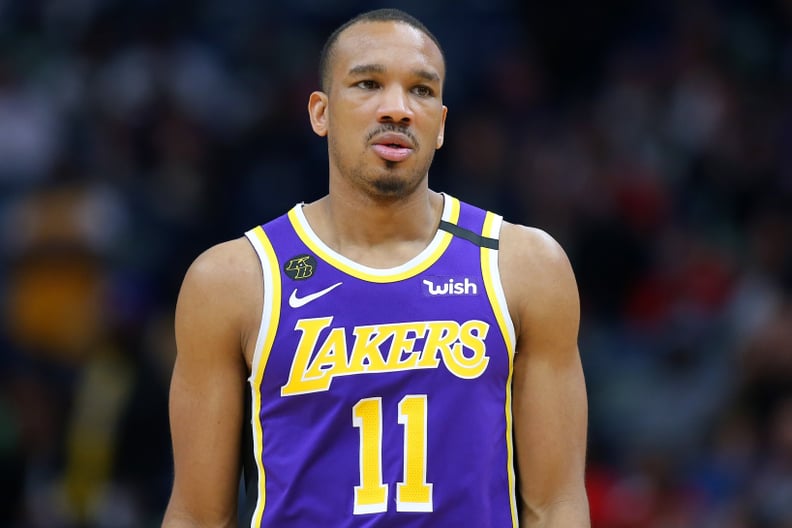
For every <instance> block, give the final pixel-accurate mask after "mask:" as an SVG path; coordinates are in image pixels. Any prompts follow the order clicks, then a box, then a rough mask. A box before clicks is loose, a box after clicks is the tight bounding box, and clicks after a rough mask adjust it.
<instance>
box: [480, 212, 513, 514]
mask: <svg viewBox="0 0 792 528" xmlns="http://www.w3.org/2000/svg"><path fill="white" fill-rule="evenodd" d="M502 221H503V218H502V217H500V216H498V215H496V214H494V213H491V212H487V216H486V218H485V219H484V227H483V229H482V236H485V237H489V238H495V239H500V228H501V225H502ZM481 271H482V276H483V279H484V288H485V290H486V291H487V296H488V297H489V300H490V304H491V305H492V311H493V312H494V313H495V318H496V319H497V321H498V326H499V327H500V331H501V335H503V340H504V342H505V343H506V349H507V352H508V354H509V376H508V379H507V380H506V387H505V391H506V405H505V408H504V413H505V416H506V450H507V468H506V471H507V474H508V476H509V490H510V493H509V502H510V505H511V516H512V526H519V520H518V519H517V495H516V488H515V481H516V479H515V474H514V445H513V440H512V429H513V423H512V422H513V416H512V392H511V386H512V375H513V373H514V354H515V333H514V325H513V324H512V320H511V316H510V315H509V308H508V306H507V305H506V296H505V294H504V291H503V284H502V283H501V278H500V272H499V269H498V250H497V249H489V248H486V247H482V248H481Z"/></svg>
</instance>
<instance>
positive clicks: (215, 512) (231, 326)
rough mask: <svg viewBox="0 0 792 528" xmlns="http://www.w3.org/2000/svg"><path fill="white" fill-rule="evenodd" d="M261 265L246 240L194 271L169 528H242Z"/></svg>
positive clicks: (175, 400)
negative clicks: (243, 454) (243, 452)
mask: <svg viewBox="0 0 792 528" xmlns="http://www.w3.org/2000/svg"><path fill="white" fill-rule="evenodd" d="M254 259H255V256H254V253H253V252H252V248H251V247H250V245H249V244H248V243H247V241H245V240H244V239H238V240H235V241H232V242H227V243H224V244H220V245H218V246H215V247H213V248H211V249H209V250H208V251H206V252H205V253H203V254H202V255H201V256H199V257H198V258H197V259H196V260H195V262H194V263H193V264H192V266H190V269H189V270H188V271H187V274H186V275H185V278H184V282H183V284H182V287H181V291H180V292H179V298H178V301H177V305H176V321H175V327H176V328H175V329H176V348H177V354H176V362H175V365H174V368H173V375H172V379H171V388H170V423H171V437H172V442H173V456H174V469H175V475H174V483H173V490H172V493H171V497H170V501H169V503H168V507H167V510H166V512H165V518H164V521H163V527H168V528H181V527H201V528H210V527H211V528H215V527H217V528H220V527H223V528H225V527H232V526H236V524H237V517H236V515H237V492H238V489H239V476H240V453H239V446H240V434H241V428H242V420H243V412H244V411H243V404H244V390H245V380H246V377H247V368H246V362H245V356H244V355H243V350H244V347H245V341H246V339H247V328H248V327H247V326H246V322H247V321H248V319H247V318H249V317H250V313H251V312H254V315H258V314H260V312H258V314H256V313H255V306H256V301H255V298H256V297H255V296H256V295H258V298H260V296H261V286H260V284H261V275H260V271H259V272H258V276H256V273H255V270H256V269H257V262H256V261H255V260H254ZM251 264H252V265H251ZM251 281H252V282H251ZM257 284H258V286H257ZM251 306H252V307H253V309H251ZM252 338H253V339H255V336H252Z"/></svg>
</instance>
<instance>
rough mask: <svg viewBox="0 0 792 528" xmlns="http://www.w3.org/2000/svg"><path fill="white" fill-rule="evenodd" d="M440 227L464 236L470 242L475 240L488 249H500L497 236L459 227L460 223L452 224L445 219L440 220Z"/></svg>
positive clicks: (458, 235)
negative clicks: (483, 234) (489, 235)
mask: <svg viewBox="0 0 792 528" xmlns="http://www.w3.org/2000/svg"><path fill="white" fill-rule="evenodd" d="M439 227H440V229H442V230H443V231H447V232H449V233H451V234H452V235H454V236H455V237H459V238H464V239H465V240H467V241H468V242H473V243H474V244H476V245H477V246H479V247H485V248H488V249H498V239H497V238H490V237H485V236H481V235H479V234H477V233H474V232H473V231H471V230H469V229H465V228H464V227H459V226H458V225H456V224H452V223H450V222H446V221H445V220H440V226H439Z"/></svg>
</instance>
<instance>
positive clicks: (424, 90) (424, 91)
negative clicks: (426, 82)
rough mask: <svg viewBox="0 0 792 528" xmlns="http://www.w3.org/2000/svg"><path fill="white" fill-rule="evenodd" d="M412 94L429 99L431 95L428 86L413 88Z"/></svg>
mask: <svg viewBox="0 0 792 528" xmlns="http://www.w3.org/2000/svg"><path fill="white" fill-rule="evenodd" d="M413 92H414V93H415V95H418V96H420V97H429V96H431V95H432V93H433V92H432V89H431V88H429V87H428V86H416V87H415V88H413Z"/></svg>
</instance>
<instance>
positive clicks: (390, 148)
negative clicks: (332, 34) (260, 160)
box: [309, 22, 447, 198]
mask: <svg viewBox="0 0 792 528" xmlns="http://www.w3.org/2000/svg"><path fill="white" fill-rule="evenodd" d="M444 75H445V68H444V64H443V57H442V54H441V53H440V50H439V49H438V48H437V46H436V45H435V44H434V42H432V40H431V39H430V38H429V37H427V36H426V35H425V34H423V33H422V32H421V31H419V30H417V29H415V28H413V27H411V26H409V25H407V24H404V23H400V22H363V23H359V24H356V25H354V26H351V27H349V28H347V29H346V30H345V31H344V32H343V33H342V34H341V35H340V36H339V38H338V40H337V42H336V44H335V51H334V54H333V56H332V58H331V64H330V79H329V81H330V82H329V88H328V93H327V94H321V93H318V92H315V93H314V94H312V96H311V102H310V104H309V110H310V112H311V122H312V125H313V127H314V131H316V133H317V134H319V135H325V134H326V135H327V137H328V146H329V156H330V176H331V181H332V180H333V178H341V179H343V181H346V182H348V183H350V184H352V185H357V186H360V187H361V188H362V189H363V190H364V191H365V192H367V193H368V194H370V195H371V196H375V197H383V198H384V197H402V196H406V195H407V194H409V193H410V192H411V191H413V190H414V189H415V188H416V187H417V186H418V185H419V184H420V183H421V182H422V181H424V179H425V178H426V176H427V173H428V170H429V166H430V165H431V163H432V159H433V158H434V151H435V150H436V149H438V148H440V146H441V145H442V143H443V131H444V126H445V117H446V110H447V109H446V107H445V106H443V103H442V82H443V77H444Z"/></svg>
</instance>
